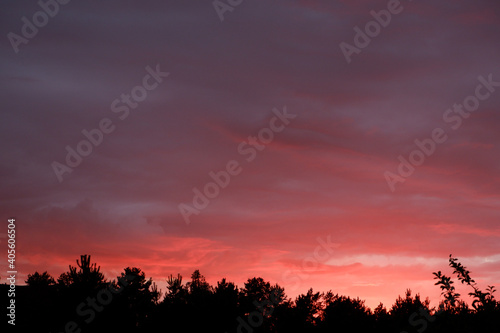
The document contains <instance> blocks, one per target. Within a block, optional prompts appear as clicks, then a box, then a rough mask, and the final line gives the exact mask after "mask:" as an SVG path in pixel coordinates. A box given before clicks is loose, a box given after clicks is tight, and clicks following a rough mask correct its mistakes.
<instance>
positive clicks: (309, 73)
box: [0, 0, 500, 307]
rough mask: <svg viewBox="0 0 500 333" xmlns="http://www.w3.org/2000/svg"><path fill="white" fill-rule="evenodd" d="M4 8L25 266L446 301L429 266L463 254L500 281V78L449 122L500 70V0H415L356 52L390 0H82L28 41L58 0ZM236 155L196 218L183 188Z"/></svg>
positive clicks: (13, 179) (7, 145)
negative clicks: (424, 149)
mask: <svg viewBox="0 0 500 333" xmlns="http://www.w3.org/2000/svg"><path fill="white" fill-rule="evenodd" d="M1 6H2V8H1V10H0V13H1V14H0V30H1V31H2V32H3V35H4V38H3V43H1V44H0V56H1V63H2V71H1V74H0V84H1V90H0V96H1V101H2V108H1V110H2V121H1V123H0V137H1V140H0V147H1V152H2V154H1V157H0V183H1V186H0V191H1V192H2V193H1V197H2V201H1V203H0V210H1V213H2V214H1V215H2V218H3V219H4V220H5V221H6V220H7V218H9V217H16V219H17V228H18V229H17V245H18V249H17V250H18V252H17V263H18V265H19V266H18V269H19V272H20V275H19V277H20V279H21V280H24V279H25V278H26V275H27V274H28V273H33V272H34V271H36V270H41V271H44V270H48V271H49V273H50V274H52V275H54V276H56V277H57V276H59V274H61V273H62V272H64V271H66V270H67V269H68V268H67V266H68V264H73V265H74V263H75V260H76V259H77V258H79V255H80V254H84V253H87V254H91V255H92V258H93V260H94V261H96V262H97V263H98V264H100V265H101V268H102V270H103V271H104V272H105V274H106V277H108V278H110V279H111V278H114V277H116V276H117V275H118V274H119V273H120V271H122V270H123V268H124V267H127V266H137V267H140V268H141V269H143V270H144V271H145V272H146V275H147V276H148V277H153V279H154V280H155V281H156V282H157V283H158V284H159V286H160V287H161V288H162V289H164V286H165V278H166V277H167V276H168V275H169V274H177V273H181V274H182V275H183V276H184V277H185V279H188V278H189V276H190V274H191V273H192V272H193V271H194V270H195V269H200V271H201V273H202V274H204V275H205V276H206V277H207V279H208V281H209V282H211V283H213V284H214V283H215V282H216V281H218V280H220V279H221V278H223V277H226V278H228V279H229V280H231V281H234V282H236V283H237V284H238V285H239V286H240V287H242V286H243V283H244V281H245V280H246V279H247V278H251V277H254V276H262V277H263V278H264V279H266V280H270V281H271V282H273V283H278V284H280V285H282V286H284V287H285V288H286V291H287V293H288V295H289V296H290V297H295V296H296V295H297V294H298V293H302V292H306V291H307V289H308V288H309V287H312V288H314V289H315V290H319V291H327V290H330V289H331V290H332V291H333V292H338V293H341V294H345V295H349V296H359V297H360V298H362V299H365V300H366V301H367V304H368V305H369V306H371V307H373V306H376V305H377V304H378V302H379V301H382V302H383V303H384V304H385V305H386V306H390V305H392V304H393V303H394V300H395V299H396V297H397V296H398V295H402V294H403V293H404V292H405V290H406V289H407V288H411V289H412V290H413V291H415V292H420V293H421V294H422V295H423V296H429V297H430V298H431V300H432V301H433V303H432V304H433V305H436V304H437V301H438V298H439V288H437V286H434V285H433V284H434V281H433V275H432V272H434V271H437V270H442V271H444V272H446V273H447V274H451V271H450V270H449V269H448V267H447V264H448V262H447V258H448V255H449V254H450V253H452V254H453V255H454V256H456V257H458V258H459V259H460V261H461V262H462V264H464V265H465V266H466V267H467V268H468V269H470V270H471V272H472V275H473V277H474V278H475V279H476V281H477V282H478V283H479V286H480V287H481V288H483V289H485V288H486V286H487V285H491V284H493V285H497V286H498V285H499V282H500V226H499V217H500V177H499V176H498V175H499V169H500V163H499V161H500V158H499V157H500V146H499V144H498V143H499V139H500V132H499V130H498V129H499V128H500V115H499V107H500V87H498V88H495V87H493V88H492V89H493V90H494V91H491V90H488V87H486V86H484V84H483V87H482V88H480V91H481V92H482V93H483V95H484V93H487V92H489V94H488V97H487V98H484V100H481V101H480V103H479V105H478V107H477V110H476V111H474V112H471V113H470V115H467V117H465V118H464V117H461V120H460V121H461V124H460V126H459V127H458V128H456V129H455V128H453V127H452V125H454V124H455V121H453V122H451V121H446V120H445V119H444V118H443V117H444V115H445V114H446V112H447V110H448V109H450V108H452V109H453V107H454V105H455V104H462V103H464V101H465V100H466V99H467V98H468V96H472V95H475V93H476V88H477V87H478V85H480V84H481V81H480V80H478V77H479V76H482V77H484V78H486V79H487V78H488V76H489V75H491V77H492V80H493V81H494V82H500V70H499V66H498V59H499V55H500V46H499V45H500V44H499V43H498V42H499V37H498V36H500V34H499V33H500V6H499V4H498V3H497V2H495V1H489V0H479V1H451V0H446V1H439V2H436V1H430V0H419V1H413V2H408V1H402V2H401V4H400V6H401V8H402V9H401V12H400V13H398V14H394V15H392V18H391V22H390V23H389V24H388V25H387V27H385V28H381V31H380V33H379V34H378V35H376V36H375V37H373V38H372V39H371V41H370V43H369V45H368V46H366V47H365V48H362V49H360V52H359V54H353V55H352V57H351V58H352V59H351V60H352V61H351V62H350V63H347V61H346V58H345V57H344V55H343V53H342V50H341V48H340V46H339V45H340V43H342V42H345V43H349V44H352V45H354V37H355V31H354V28H355V27H356V26H358V27H361V28H362V29H364V27H365V24H366V23H368V22H370V21H372V20H373V17H372V15H371V14H370V12H371V11H372V10H374V11H376V12H379V11H380V10H384V9H386V8H387V1H367V0H366V1H356V2H355V3H354V2H353V1H340V0H339V1H314V0H310V1H272V2H267V1H266V2H264V1H261V2H257V1H243V2H242V4H241V5H239V6H237V7H235V8H234V9H233V11H228V12H225V13H224V15H223V17H224V21H220V19H219V16H218V14H217V12H216V10H215V9H214V7H213V6H212V3H211V1H189V2H188V1H148V2H147V3H141V2H138V1H120V2H117V1H106V2H105V3H101V2H90V3H89V2H84V3H83V2H77V1H74V2H70V3H68V4H67V5H61V6H60V8H59V12H58V13H57V14H56V15H55V16H54V17H53V18H50V19H49V21H48V23H47V24H46V25H45V26H43V27H40V28H39V31H38V33H37V34H36V36H34V37H33V38H29V39H28V42H27V43H25V44H20V45H19V46H18V52H17V53H16V52H15V51H14V48H13V47H12V45H11V42H10V41H9V38H8V34H9V33H10V32H13V33H15V34H18V35H22V27H23V21H22V20H21V18H22V17H23V16H26V17H27V18H29V20H32V17H33V14H35V13H36V12H37V11H39V10H40V7H39V6H38V5H37V3H36V2H33V1H4V2H3V4H2V5H1ZM157 65H158V66H159V69H160V71H162V72H169V75H168V76H165V77H164V78H162V79H161V82H159V84H158V85H157V86H156V87H155V88H154V89H151V90H150V91H147V97H146V98H145V99H144V100H143V101H140V102H138V105H137V106H136V107H135V108H132V107H130V108H129V109H130V110H129V114H128V116H127V117H126V118H124V119H120V118H119V117H120V116H121V115H124V113H123V112H125V111H121V112H113V111H112V107H111V105H112V103H113V102H114V101H115V100H116V99H119V98H120V97H121V95H122V94H130V93H131V91H132V90H133V88H134V87H136V86H142V85H143V78H144V76H145V75H147V74H148V73H149V72H148V70H146V67H148V66H149V67H150V68H152V69H155V68H156V67H157ZM150 79H151V80H150V81H147V82H149V85H151V84H152V83H153V82H155V81H154V79H152V78H150ZM490 88H491V87H490ZM139 90H140V89H139ZM139 90H136V91H139ZM469 101H470V100H469ZM124 105H125V103H123V102H122V103H121V104H120V106H122V107H123V106H124ZM285 106H286V109H287V112H288V113H289V114H293V115H296V117H295V118H294V119H291V120H290V123H289V124H286V126H284V128H283V130H282V131H280V132H275V133H274V137H273V140H272V141H270V142H269V143H267V144H266V145H264V146H263V147H265V148H263V149H262V151H258V152H257V154H256V156H255V159H253V160H252V161H250V162H249V161H247V158H248V157H249V155H248V154H247V155H245V154H240V153H239V150H238V147H239V145H240V144H242V142H248V137H249V136H255V135H257V134H258V133H259V132H260V131H261V130H262V129H264V128H267V127H269V126H270V121H271V120H272V119H273V117H275V113H273V111H272V110H273V109H274V108H276V109H277V110H283V108H284V107H285ZM458 114H459V113H455V112H454V113H452V114H449V115H453V116H455V117H456V116H457V115H458ZM104 118H108V119H110V121H111V122H112V124H113V126H114V130H113V132H111V133H109V134H104V135H103V139H102V143H101V144H99V145H98V146H95V147H93V148H92V153H90V154H89V155H88V156H86V157H83V158H82V162H81V164H80V165H78V166H76V167H75V168H72V172H71V173H64V174H63V175H62V176H61V180H62V181H59V180H58V177H57V175H56V173H55V172H54V169H53V163H54V162H58V163H61V164H65V158H66V154H67V152H66V146H70V147H71V148H73V149H76V147H77V145H78V143H79V142H80V141H81V140H84V139H85V136H84V135H83V134H82V130H84V129H86V130H88V131H90V130H92V129H94V128H97V127H98V126H99V123H100V122H101V120H102V119H104ZM456 121H458V120H456ZM436 128H441V129H442V130H443V132H444V133H445V134H446V135H447V140H446V141H445V142H443V143H440V144H436V149H435V152H434V153H432V154H430V156H425V161H424V162H423V164H422V165H420V166H417V167H415V171H414V172H413V173H412V174H411V175H410V176H409V177H407V178H406V180H405V182H404V183H397V184H396V185H395V191H391V189H390V187H389V186H388V183H387V181H386V179H385V177H384V174H385V173H386V172H387V171H389V172H392V173H394V174H397V172H398V171H397V170H398V166H399V164H400V161H399V160H398V157H399V156H403V158H405V159H408V158H409V157H410V155H411V154H412V152H414V151H415V150H416V149H418V148H417V146H416V145H415V140H416V139H418V140H424V139H428V138H431V136H432V132H433V130H435V129H436ZM245 147H246V148H248V147H249V146H248V145H247V146H245ZM254 149H255V148H254ZM232 160H235V161H237V162H238V163H239V166H240V167H241V172H240V173H239V174H238V175H235V176H232V177H231V179H230V183H229V184H228V185H227V187H225V188H223V189H220V191H219V194H218V195H217V196H216V197H215V198H213V199H210V204H209V205H208V207H206V208H205V209H201V210H200V211H199V214H198V215H191V216H190V223H189V224H188V223H186V222H185V220H184V219H183V216H182V215H181V213H180V212H179V204H186V205H191V206H192V205H193V203H192V200H193V195H194V192H193V188H198V189H203V187H204V186H205V184H207V183H209V182H211V181H212V179H211V177H210V176H209V173H210V172H218V171H220V170H224V169H225V168H226V165H227V163H228V162H229V161H232ZM5 230H6V229H5ZM1 232H5V231H0V233H1ZM328 237H330V239H331V242H332V243H334V244H335V245H334V246H333V245H332V247H331V248H330V250H331V251H330V252H321V255H322V258H323V259H322V260H316V261H311V258H315V257H314V253H315V250H316V248H317V247H318V245H319V244H320V243H319V241H318V238H320V239H322V240H326V239H327V238H328ZM0 241H1V245H0V247H1V248H3V249H5V248H6V246H5V241H4V240H2V239H1V238H0ZM3 253H6V251H4V252H3ZM325 253H327V254H328V255H327V256H326V255H325ZM307 258H309V259H307ZM304 260H305V261H304ZM304 262H306V264H305V265H306V267H304ZM6 270H7V268H6V254H5V255H3V258H2V259H1V261H0V272H2V273H0V276H2V277H4V275H5V273H4V272H5V271H6ZM284 274H285V275H284ZM2 280H3V279H2ZM21 282H22V281H21ZM463 294H466V293H463Z"/></svg>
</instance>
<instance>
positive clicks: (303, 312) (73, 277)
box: [0, 255, 500, 333]
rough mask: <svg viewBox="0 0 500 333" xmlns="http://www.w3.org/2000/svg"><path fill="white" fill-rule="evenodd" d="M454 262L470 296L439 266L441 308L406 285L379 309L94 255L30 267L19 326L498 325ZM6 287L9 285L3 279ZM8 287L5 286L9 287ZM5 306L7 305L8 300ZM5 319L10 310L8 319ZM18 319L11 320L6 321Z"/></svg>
mask: <svg viewBox="0 0 500 333" xmlns="http://www.w3.org/2000/svg"><path fill="white" fill-rule="evenodd" d="M449 261H450V267H451V268H453V274H454V275H456V277H457V278H458V280H459V281H460V282H461V283H462V284H466V285H468V286H470V287H471V293H470V294H469V296H470V297H471V298H472V302H471V306H469V305H467V304H466V303H465V302H464V301H463V300H462V299H461V297H460V295H459V294H458V293H456V291H455V288H454V286H453V283H454V281H453V279H452V278H451V277H448V276H446V275H444V274H442V273H441V272H440V271H439V272H436V273H434V275H435V279H436V280H437V282H436V285H438V286H439V287H440V288H441V289H442V291H443V293H442V294H443V300H442V301H441V303H440V304H439V306H438V307H437V308H434V307H433V308H431V307H430V306H429V300H428V299H425V300H423V299H421V297H420V295H419V294H416V295H412V293H411V291H410V290H407V291H406V293H405V294H404V295H403V296H402V297H401V296H399V297H398V298H397V299H396V300H395V302H394V304H392V305H391V306H389V307H388V308H386V307H385V306H384V305H383V304H380V305H379V306H377V307H376V308H375V309H374V310H373V311H372V310H371V309H370V308H368V307H367V306H366V305H365V302H364V301H363V300H360V299H358V298H351V297H348V296H344V295H339V294H336V293H334V292H332V291H328V292H315V291H313V290H312V289H310V290H309V291H308V292H307V293H306V294H302V295H299V296H298V297H296V298H295V299H294V300H291V299H290V298H288V297H287V296H286V294H285V289H284V288H283V287H281V286H279V285H277V284H274V285H272V284H271V283H269V282H267V281H265V280H264V279H262V278H260V277H258V278H251V279H248V280H247V282H245V284H244V286H243V287H241V288H238V287H237V286H236V285H235V284H234V283H232V282H229V281H227V280H226V279H222V280H221V281H219V282H217V285H210V284H209V283H207V282H206V280H205V278H204V276H203V275H201V274H200V272H199V271H198V270H196V271H194V273H193V274H192V275H191V278H190V280H189V281H187V282H186V281H183V278H182V276H180V275H177V276H173V275H171V276H169V277H168V279H167V290H166V291H165V292H164V293H162V292H161V291H160V290H158V288H157V286H156V285H155V284H154V283H153V281H152V280H151V278H149V279H147V278H146V275H145V273H144V272H142V271H141V269H139V268H134V267H132V268H131V267H128V268H125V269H124V271H123V272H122V273H121V274H120V276H118V277H116V279H114V280H107V279H106V278H105V277H104V275H103V274H102V273H101V271H100V267H99V266H97V265H96V264H95V263H91V258H90V256H88V255H82V256H81V258H80V260H77V266H71V265H70V266H69V271H67V272H65V273H62V274H61V275H60V276H59V277H58V278H57V280H55V279H54V278H53V277H52V276H50V275H49V274H48V273H47V272H43V273H39V272H35V273H33V274H30V275H28V279H27V280H26V284H27V286H21V287H19V286H18V288H17V289H16V293H17V294H16V305H17V315H16V325H15V330H16V331H19V332H54V333H55V332H65V333H66V332H68V333H80V332H107V333H109V332H214V333H217V332H220V333H224V332H227V333H231V332H238V333H242V332H245V333H247V332H248V333H249V332H255V333H257V332H276V333H279V332H287V333H290V332H301V333H307V332H318V333H320V332H363V333H365V332H384V333H387V332H394V333H400V332H407V333H410V332H418V333H423V332H428V333H433V332H440V333H443V332H454V333H456V332H464V333H471V332H499V331H500V302H498V301H496V300H495V298H494V296H493V293H494V291H495V290H494V287H492V286H489V287H488V288H487V289H486V291H485V292H483V291H481V290H480V289H479V288H478V286H477V284H476V283H475V281H474V280H473V279H472V278H471V277H470V275H469V273H470V272H469V271H468V270H467V269H466V268H465V267H463V266H462V265H461V264H460V263H459V262H458V261H457V259H456V258H452V257H451V256H450V260H449ZM1 287H2V288H4V289H5V290H1V291H0V292H1V293H2V294H6V293H7V288H8V286H7V285H5V284H4V285H2V286H1ZM4 292H5V293H4ZM4 309H5V307H4ZM5 322H6V320H4V323H5ZM13 328H14V327H12V326H10V327H9V329H11V330H12V329H13Z"/></svg>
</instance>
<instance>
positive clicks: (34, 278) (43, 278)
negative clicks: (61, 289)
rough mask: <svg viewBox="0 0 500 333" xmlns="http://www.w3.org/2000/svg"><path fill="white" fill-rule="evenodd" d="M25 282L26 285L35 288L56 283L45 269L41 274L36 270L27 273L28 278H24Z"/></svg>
mask: <svg viewBox="0 0 500 333" xmlns="http://www.w3.org/2000/svg"><path fill="white" fill-rule="evenodd" d="M25 282H26V284H27V285H28V286H30V287H35V288H44V287H49V286H53V285H55V284H56V281H55V280H54V278H53V277H52V276H51V275H50V274H49V273H47V271H45V272H43V273H42V274H40V273H38V272H35V273H33V274H28V279H26V281H25Z"/></svg>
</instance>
